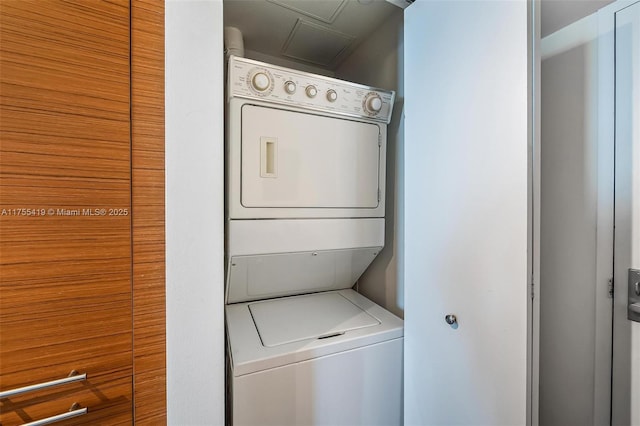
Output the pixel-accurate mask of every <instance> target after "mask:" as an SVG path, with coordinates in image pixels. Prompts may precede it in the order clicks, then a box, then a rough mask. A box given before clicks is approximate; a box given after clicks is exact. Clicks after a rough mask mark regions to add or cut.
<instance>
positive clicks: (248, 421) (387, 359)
mask: <svg viewBox="0 0 640 426" xmlns="http://www.w3.org/2000/svg"><path fill="white" fill-rule="evenodd" d="M226 316H227V338H228V342H227V344H228V347H227V350H228V352H229V364H230V365H229V372H228V374H229V378H228V385H229V387H230V389H229V395H230V398H231V401H229V402H230V405H231V407H230V408H231V410H232V411H231V417H232V424H233V425H235V426H240V425H252V426H257V425H260V426H263V425H278V426H286V425H296V426H297V425H333V426H337V425H345V426H346V425H350V426H353V425H399V424H401V422H402V345H403V322H402V320H401V319H400V318H398V317H396V316H395V315H393V314H391V313H390V312H388V311H386V310H385V309H383V308H381V307H380V306H378V305H376V304H375V303H373V302H371V301H370V300H368V299H367V298H365V297H364V296H362V295H360V294H358V293H356V292H355V291H353V290H350V289H348V290H339V291H329V292H322V293H314V294H306V295H300V296H289V297H283V298H279V299H270V300H261V301H254V302H247V303H238V304H233V305H227V306H226Z"/></svg>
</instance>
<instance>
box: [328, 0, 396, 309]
mask: <svg viewBox="0 0 640 426" xmlns="http://www.w3.org/2000/svg"><path fill="white" fill-rule="evenodd" d="M403 30H404V26H403V13H402V10H401V9H398V10H397V11H396V12H395V13H394V14H393V15H392V16H391V17H389V18H388V19H387V20H386V21H385V22H384V23H383V25H381V26H380V27H379V28H377V29H376V31H375V32H374V33H373V34H372V35H371V36H370V37H369V38H367V40H366V41H365V42H363V43H362V44H361V45H360V46H358V48H357V49H356V50H355V51H354V52H353V53H352V54H351V55H350V56H349V57H348V58H347V59H346V60H345V61H344V62H343V63H342V64H341V65H340V67H339V68H338V69H337V70H336V77H337V78H340V79H344V80H350V81H354V82H356V83H361V84H367V85H369V86H374V87H379V88H382V89H387V90H395V91H396V99H395V105H394V108H393V115H392V120H391V123H390V124H389V126H388V128H387V182H386V185H387V186H386V200H385V201H386V212H385V218H386V228H385V247H384V249H383V250H382V251H381V252H380V254H379V255H378V257H376V259H375V260H374V261H373V263H372V264H371V265H370V266H369V268H368V269H367V270H366V271H365V273H364V274H363V275H362V277H361V278H360V280H359V281H358V291H359V292H360V293H362V294H364V295H365V296H367V297H368V298H370V299H371V300H373V301H374V302H376V303H377V304H379V305H381V306H383V307H384V308H386V309H387V310H389V311H391V312H393V313H394V314H396V315H398V316H399V317H403V316H404V288H403V284H402V269H401V267H400V266H401V265H402V247H403V239H402V237H403V233H404V229H403V215H404V208H403V204H404V202H403V201H404V200H403V191H404V189H403V188H404V180H403V176H404V118H403V113H404V83H403V73H404V43H403Z"/></svg>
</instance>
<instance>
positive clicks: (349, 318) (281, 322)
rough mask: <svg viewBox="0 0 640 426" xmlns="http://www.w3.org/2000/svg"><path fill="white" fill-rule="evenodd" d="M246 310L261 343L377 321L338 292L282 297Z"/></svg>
mask: <svg viewBox="0 0 640 426" xmlns="http://www.w3.org/2000/svg"><path fill="white" fill-rule="evenodd" d="M249 311H250V312H251V316H252V317H253V321H254V323H255V325H256V328H257V329H258V334H259V335H260V340H262V344H263V345H265V346H270V347H271V346H278V345H283V344H287V343H293V342H299V341H302V340H309V339H325V338H331V337H335V336H337V335H341V334H344V333H346V332H347V331H350V330H355V329H358V328H364V327H371V326H374V325H378V324H380V321H378V320H377V319H375V318H374V317H372V316H371V315H369V314H367V313H366V312H365V311H364V310H362V309H361V308H359V307H358V306H356V305H354V304H353V303H352V302H350V301H349V300H348V299H346V298H345V297H344V296H342V295H341V294H340V293H333V292H328V293H319V294H312V295H303V296H295V297H285V298H281V299H275V300H266V301H261V302H254V303H251V304H249Z"/></svg>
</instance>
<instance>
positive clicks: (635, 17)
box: [612, 3, 640, 425]
mask: <svg viewBox="0 0 640 426" xmlns="http://www.w3.org/2000/svg"><path fill="white" fill-rule="evenodd" d="M615 25H616V27H615V105H616V107H615V147H616V148H615V151H616V153H615V156H616V157H615V257H614V274H615V275H614V283H615V306H614V310H615V314H614V318H615V320H614V329H613V338H614V350H613V366H614V367H613V384H614V385H613V396H612V403H613V404H612V419H613V424H615V425H622V424H632V425H640V323H632V322H630V321H629V320H628V319H627V300H628V291H627V274H628V270H629V268H634V269H640V3H635V4H633V5H630V6H628V7H626V8H624V9H622V10H620V11H618V12H616V14H615ZM629 416H631V417H629Z"/></svg>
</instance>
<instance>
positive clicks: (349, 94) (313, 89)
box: [227, 56, 395, 124]
mask: <svg viewBox="0 0 640 426" xmlns="http://www.w3.org/2000/svg"><path fill="white" fill-rule="evenodd" d="M228 78H229V83H228V89H227V93H228V96H229V98H232V97H242V98H252V99H260V100H264V101H267V102H274V103H279V104H285V105H291V106H296V107H299V108H308V109H312V110H316V111H326V112H331V113H334V114H340V115H348V116H351V117H361V118H367V119H370V120H375V121H381V122H384V123H387V124H388V123H389V121H391V111H392V109H393V101H394V98H395V92H393V91H389V90H382V89H376V88H372V87H367V86H363V85H360V84H356V83H350V82H347V81H343V80H338V79H335V78H331V77H325V76H321V75H316V74H309V73H306V72H303V71H296V70H292V69H289V68H283V67H278V66H275V65H270V64H266V63H264V62H258V61H254V60H251V59H246V58H239V57H236V56H231V57H230V58H229V74H228Z"/></svg>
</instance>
